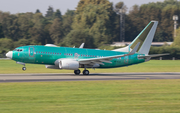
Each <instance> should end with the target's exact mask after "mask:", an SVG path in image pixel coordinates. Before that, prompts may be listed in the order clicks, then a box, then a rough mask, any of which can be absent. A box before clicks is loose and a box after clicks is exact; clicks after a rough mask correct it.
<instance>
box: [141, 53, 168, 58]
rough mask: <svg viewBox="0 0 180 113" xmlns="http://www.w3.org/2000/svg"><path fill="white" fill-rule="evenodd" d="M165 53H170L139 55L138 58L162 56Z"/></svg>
mask: <svg viewBox="0 0 180 113" xmlns="http://www.w3.org/2000/svg"><path fill="white" fill-rule="evenodd" d="M165 55H169V53H166V54H155V55H147V56H139V57H138V58H153V57H160V56H165Z"/></svg>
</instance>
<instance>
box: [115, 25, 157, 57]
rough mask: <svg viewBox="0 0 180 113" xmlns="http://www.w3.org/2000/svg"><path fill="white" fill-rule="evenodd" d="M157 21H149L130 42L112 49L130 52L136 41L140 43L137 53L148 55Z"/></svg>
mask: <svg viewBox="0 0 180 113" xmlns="http://www.w3.org/2000/svg"><path fill="white" fill-rule="evenodd" d="M157 25H158V21H151V22H150V23H149V24H148V25H147V26H146V27H145V28H144V29H143V30H142V31H141V33H140V34H139V35H138V36H137V37H136V38H135V39H134V40H133V41H132V43H131V44H130V45H129V46H127V47H125V48H120V49H116V50H113V51H120V52H130V51H131V50H133V49H134V48H135V47H136V45H137V44H138V43H140V45H139V48H138V50H137V52H138V53H139V54H146V55H148V53H149V50H150V47H151V43H152V41H153V38H154V35H155V32H156V29H157Z"/></svg>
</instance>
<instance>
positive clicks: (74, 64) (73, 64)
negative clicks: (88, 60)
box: [59, 59, 79, 70]
mask: <svg viewBox="0 0 180 113" xmlns="http://www.w3.org/2000/svg"><path fill="white" fill-rule="evenodd" d="M59 68H60V69H69V70H78V69H79V62H78V61H76V60H73V59H62V60H59Z"/></svg>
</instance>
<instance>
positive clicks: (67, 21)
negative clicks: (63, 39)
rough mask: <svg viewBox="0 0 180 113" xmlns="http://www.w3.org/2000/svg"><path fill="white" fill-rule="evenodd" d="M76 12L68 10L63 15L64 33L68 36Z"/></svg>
mask: <svg viewBox="0 0 180 113" xmlns="http://www.w3.org/2000/svg"><path fill="white" fill-rule="evenodd" d="M74 16H75V13H74V11H73V10H67V12H66V13H65V15H63V17H62V18H63V33H64V35H65V36H66V35H67V34H68V33H69V32H70V31H71V30H72V23H73V20H74Z"/></svg>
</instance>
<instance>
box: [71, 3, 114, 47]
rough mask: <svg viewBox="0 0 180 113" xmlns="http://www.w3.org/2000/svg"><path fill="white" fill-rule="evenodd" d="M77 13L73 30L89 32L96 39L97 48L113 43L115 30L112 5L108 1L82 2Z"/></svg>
mask: <svg viewBox="0 0 180 113" xmlns="http://www.w3.org/2000/svg"><path fill="white" fill-rule="evenodd" d="M75 12H76V15H75V18H74V22H73V25H72V27H73V30H84V29H86V30H88V32H89V34H90V35H91V36H93V38H94V39H93V40H94V45H95V46H96V47H98V46H100V45H101V44H107V43H111V42H112V40H113V34H112V33H113V29H114V26H113V25H114V18H113V17H112V15H113V13H114V12H113V10H112V3H110V2H109V1H107V0H93V1H92V0H80V2H79V4H78V7H77V10H76V11H75ZM77 38H79V37H77Z"/></svg>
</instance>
